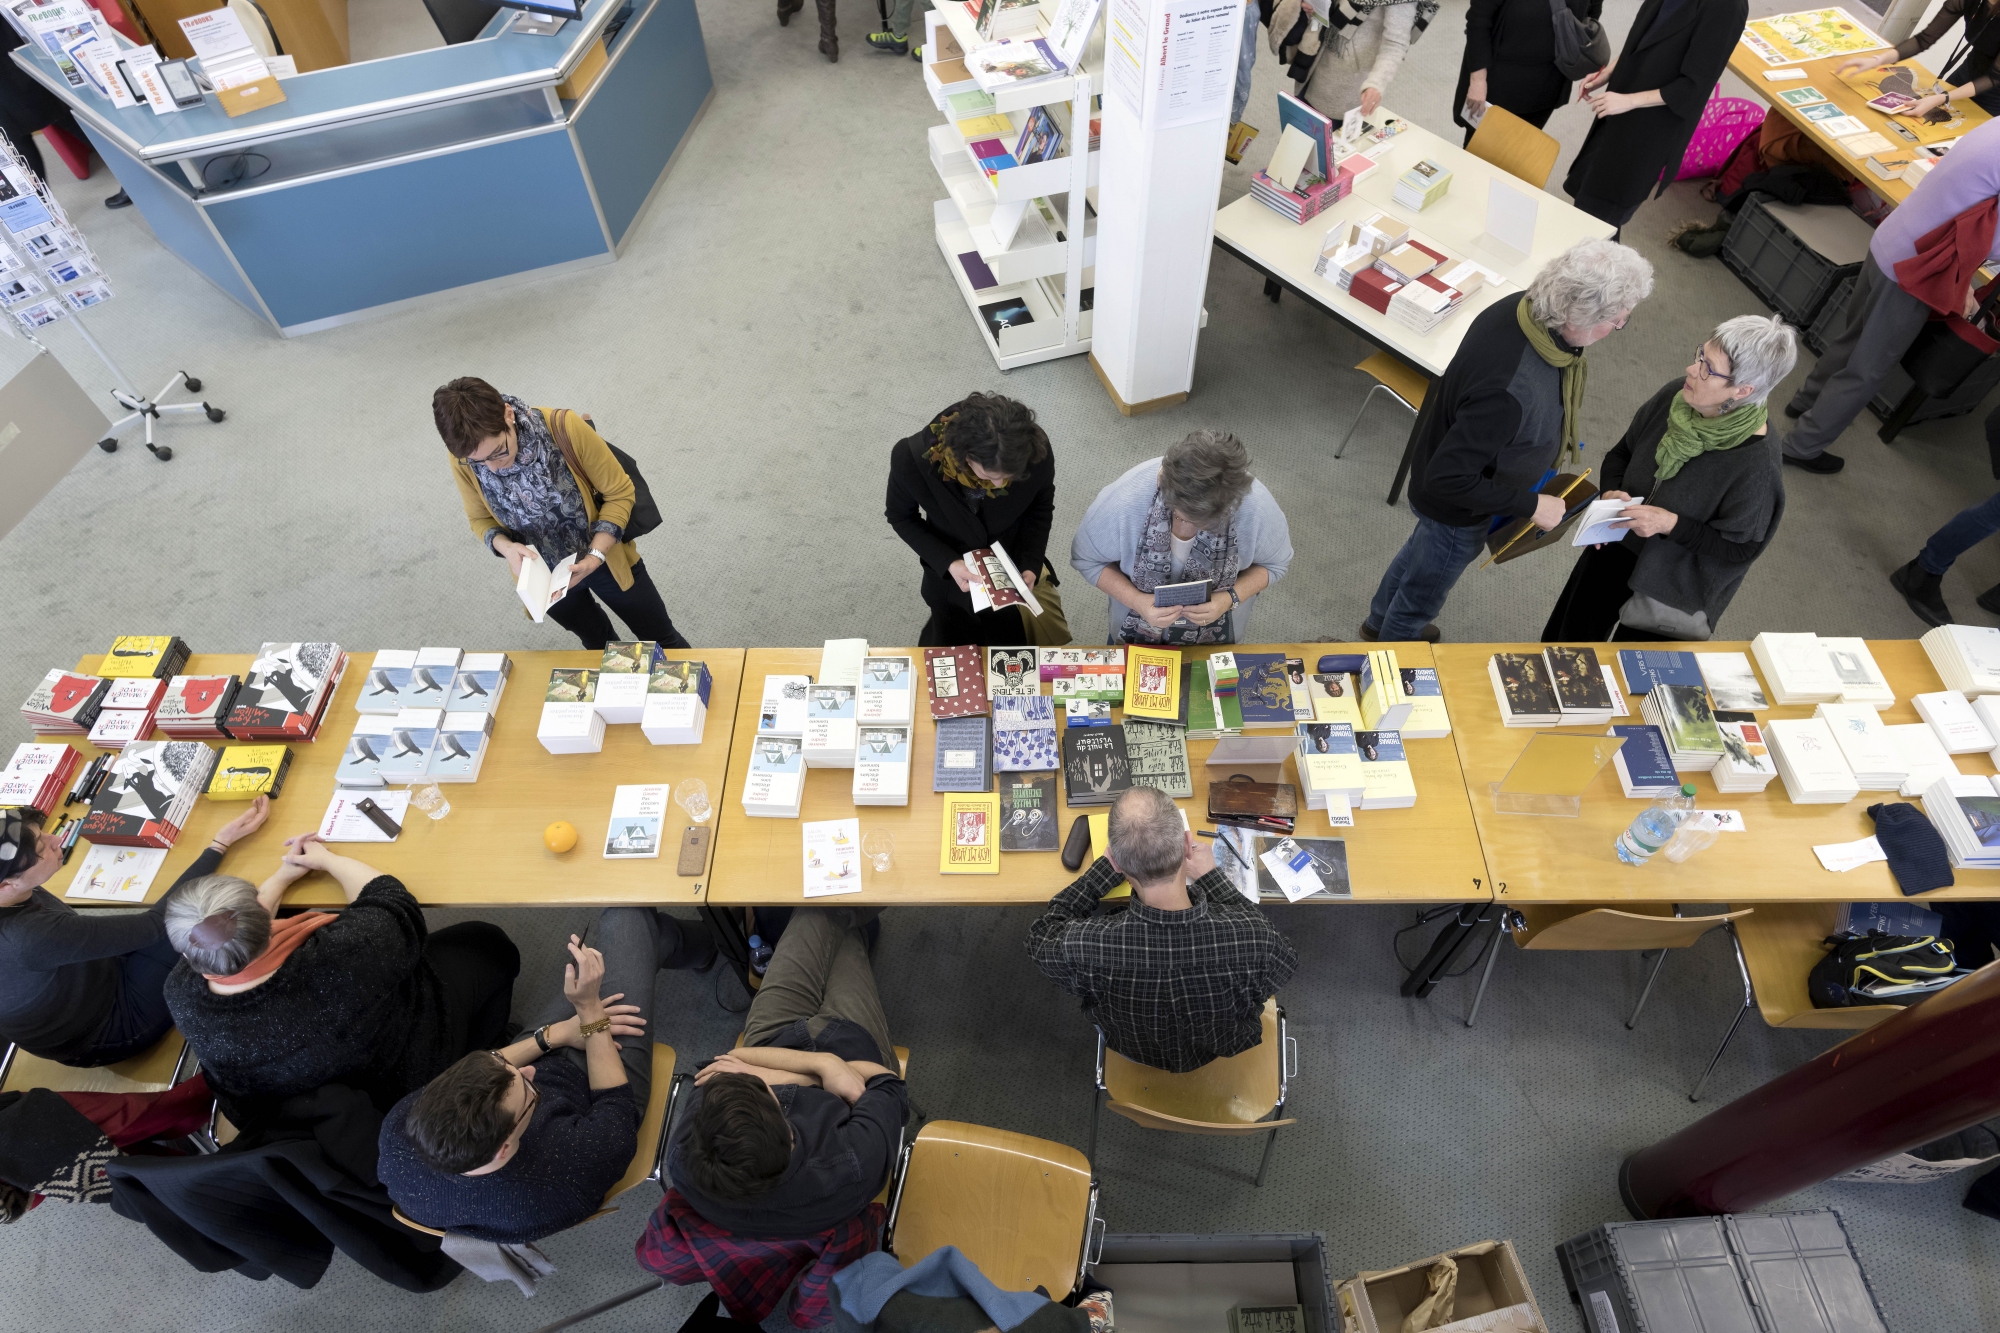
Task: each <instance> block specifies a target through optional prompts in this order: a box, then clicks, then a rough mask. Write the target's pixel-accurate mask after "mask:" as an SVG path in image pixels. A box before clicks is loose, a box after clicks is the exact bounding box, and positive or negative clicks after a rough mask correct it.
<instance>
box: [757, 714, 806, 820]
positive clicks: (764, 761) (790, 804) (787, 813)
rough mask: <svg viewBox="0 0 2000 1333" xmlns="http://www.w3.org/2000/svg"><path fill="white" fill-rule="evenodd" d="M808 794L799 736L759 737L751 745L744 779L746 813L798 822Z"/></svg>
mask: <svg viewBox="0 0 2000 1333" xmlns="http://www.w3.org/2000/svg"><path fill="white" fill-rule="evenodd" d="M804 794H805V760H804V758H803V757H802V756H801V755H800V753H799V738H798V737H796V736H775V735H760V736H758V737H757V739H756V740H755V741H754V742H752V744H751V746H750V769H749V772H748V773H746V774H745V775H744V780H743V812H744V813H745V814H747V815H754V816H757V817H759V818H765V819H797V818H798V817H799V802H800V800H801V799H802V798H803V796H804Z"/></svg>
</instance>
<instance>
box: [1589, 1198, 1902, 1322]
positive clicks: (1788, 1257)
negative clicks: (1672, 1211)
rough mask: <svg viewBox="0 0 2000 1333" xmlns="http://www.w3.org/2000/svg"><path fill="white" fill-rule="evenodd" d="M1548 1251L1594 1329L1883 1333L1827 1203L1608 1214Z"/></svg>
mask: <svg viewBox="0 0 2000 1333" xmlns="http://www.w3.org/2000/svg"><path fill="white" fill-rule="evenodd" d="M1556 1259H1557V1262H1558V1263H1560V1264H1561V1266H1562V1272H1563V1281H1564V1283H1565V1284H1566V1285H1567V1286H1568V1287H1569V1297H1570V1299H1571V1300H1572V1301H1574V1302H1576V1303H1577V1304H1578V1305H1579V1306H1580V1307H1581V1308H1582V1312H1583V1321H1584V1325H1585V1327H1586V1328H1588V1329H1589V1330H1590V1333H1887V1326H1886V1325H1885V1324H1884V1323H1883V1322H1882V1315H1881V1312H1880V1310H1879V1309H1878V1308H1877V1306H1876V1304H1875V1297H1874V1293H1873V1292H1871V1291H1870V1290H1869V1288H1868V1279H1867V1276H1866V1275H1865V1274H1864V1273H1863V1272H1862V1271H1861V1264H1860V1262H1859V1261H1858V1260H1856V1259H1855V1257H1854V1250H1853V1247H1852V1246H1851V1245H1850V1244H1849V1243H1848V1240H1847V1231H1846V1228H1844V1227H1843V1226H1841V1224H1840V1217H1839V1215H1838V1214H1836V1213H1835V1212H1834V1211H1833V1210H1832V1209H1831V1208H1818V1209H1813V1210H1810V1211H1803V1212H1794V1213H1746V1214H1742V1215H1737V1216H1726V1217H1689V1218H1668V1219H1665V1220H1662V1221H1658V1222H1610V1223H1607V1224H1605V1225H1604V1226H1601V1227H1598V1228H1596V1229H1595V1230H1593V1231H1590V1232H1586V1233H1585V1234H1584V1235H1581V1236H1577V1237H1575V1238H1574V1239H1571V1240H1566V1241H1564V1242H1563V1243H1562V1244H1561V1245H1558V1246H1557V1247H1556Z"/></svg>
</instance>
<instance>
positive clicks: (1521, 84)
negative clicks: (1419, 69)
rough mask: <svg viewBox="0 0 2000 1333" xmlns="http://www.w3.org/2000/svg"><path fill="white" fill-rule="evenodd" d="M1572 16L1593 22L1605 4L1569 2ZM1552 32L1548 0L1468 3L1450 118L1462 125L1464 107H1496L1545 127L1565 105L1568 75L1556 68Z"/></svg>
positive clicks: (1469, 131) (1589, 0) (1580, 0)
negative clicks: (1474, 105)
mask: <svg viewBox="0 0 2000 1333" xmlns="http://www.w3.org/2000/svg"><path fill="white" fill-rule="evenodd" d="M1568 4H1569V7H1570V12H1571V13H1573V14H1575V15H1576V16H1577V17H1578V18H1580V19H1595V18H1597V17H1598V16H1599V15H1600V14H1602V13H1603V12H1604V0H1568ZM1555 51H1556V30H1555V24H1554V22H1553V20H1552V19H1551V18H1550V8H1549V0H1472V4H1471V7H1470V8H1468V9H1467V10H1466V12H1465V59H1464V60H1463V61H1462V62H1460V64H1459V67H1458V90H1457V91H1456V92H1454V93H1453V94H1452V96H1451V119H1452V122H1453V123H1454V124H1457V125H1463V126H1464V127H1465V137H1466V140H1467V142H1470V141H1471V139H1472V132H1473V128H1474V127H1473V126H1471V125H1467V124H1466V122H1465V117H1464V112H1465V104H1466V103H1467V102H1468V101H1470V102H1474V103H1477V104H1478V105H1480V106H1482V107H1483V106H1497V107H1500V108H1502V109H1504V110H1507V111H1511V112H1513V113H1514V114H1515V115H1517V116H1519V117H1520V118H1521V119H1522V120H1525V121H1527V122H1528V123H1529V124H1530V125H1533V126H1534V127H1535V128H1536V129H1540V128H1542V126H1544V125H1546V124H1548V123H1549V117H1550V116H1552V115H1554V114H1555V113H1556V111H1557V109H1558V108H1560V107H1561V106H1562V104H1563V103H1565V102H1567V101H1569V87H1570V80H1569V76H1568V75H1566V74H1564V73H1563V72H1562V71H1561V70H1559V69H1557V68H1556V56H1555Z"/></svg>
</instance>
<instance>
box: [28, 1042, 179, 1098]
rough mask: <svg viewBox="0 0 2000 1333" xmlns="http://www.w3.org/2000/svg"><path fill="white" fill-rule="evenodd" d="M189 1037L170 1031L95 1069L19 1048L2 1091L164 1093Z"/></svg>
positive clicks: (172, 1079) (170, 1083)
mask: <svg viewBox="0 0 2000 1333" xmlns="http://www.w3.org/2000/svg"><path fill="white" fill-rule="evenodd" d="M186 1049H187V1038H185V1037H183V1036H181V1034H180V1033H179V1032H177V1031H169V1032H168V1033H167V1035H166V1036H164V1037H162V1038H160V1040H159V1041H158V1042H157V1043H155V1044H154V1046H153V1048H152V1049H151V1050H149V1051H146V1052H144V1053H142V1054H139V1055H135V1056H133V1057H132V1058H131V1059H129V1060H120V1061H119V1062H118V1063H117V1064H113V1065H103V1066H101V1067H99V1068H95V1069H77V1068H74V1067H72V1066H70V1065H65V1064H58V1063H56V1062H55V1061H54V1060H44V1059H42V1058H41V1057H40V1056H38V1055H30V1054H28V1053H27V1052H26V1051H16V1052H15V1053H14V1062H13V1064H11V1065H9V1066H8V1069H7V1077H6V1079H5V1081H4V1082H0V1090H6V1091H16V1092H18V1091H22V1090H24V1089H27V1088H48V1089H49V1090H50V1091H52V1092H165V1091H166V1090H167V1089H168V1088H170V1087H172V1086H173V1084H174V1069H175V1067H176V1066H178V1065H179V1063H180V1058H181V1052H182V1051H184V1050H186Z"/></svg>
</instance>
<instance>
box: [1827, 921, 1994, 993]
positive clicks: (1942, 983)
mask: <svg viewBox="0 0 2000 1333" xmlns="http://www.w3.org/2000/svg"><path fill="white" fill-rule="evenodd" d="M1826 947H1827V955H1826V957H1824V958H1822V959H1820V960H1819V961H1818V962H1817V963H1815V964H1813V969H1812V972H1811V973H1810V974H1809V975H1808V976H1807V977H1806V992H1807V994H1809V995H1811V996H1812V1002H1813V1007H1814V1008H1815V1009H1843V1008H1846V1007H1848V1006H1850V1005H1863V1004H1915V1003H1916V1002H1917V1001H1919V1000H1921V999H1923V998H1924V997H1925V996H1927V995H1934V994H1936V993H1937V992H1938V991H1941V990H1943V989H1944V988H1945V987H1946V986H1949V985H1950V984H1951V983H1952V982H1954V981H1956V980H1958V979H1959V978H1960V977H1963V976H1970V975H1971V969H1970V968H1962V967H1960V966H1959V965H1958V960H1957V959H1956V958H1955V957H1953V956H1952V948H1951V941H1950V940H1941V939H1939V938H1937V937H1936V936H1935V935H1886V934H1884V933H1882V932H1881V931H1879V930H1871V931H1869V932H1868V933H1867V934H1866V935H1857V934H1855V933H1854V932H1853V931H1842V932H1841V933H1840V934H1838V935H1829V936H1827V938H1826Z"/></svg>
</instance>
